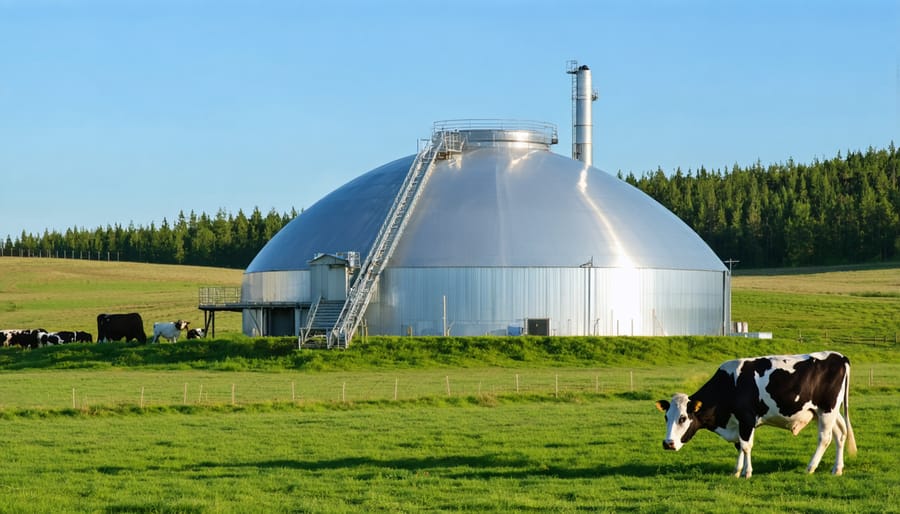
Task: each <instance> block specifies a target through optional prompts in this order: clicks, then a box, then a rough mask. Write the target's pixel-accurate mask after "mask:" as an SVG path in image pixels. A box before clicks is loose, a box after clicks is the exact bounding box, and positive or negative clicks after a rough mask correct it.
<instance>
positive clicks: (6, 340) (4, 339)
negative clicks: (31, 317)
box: [0, 329, 21, 346]
mask: <svg viewBox="0 0 900 514" xmlns="http://www.w3.org/2000/svg"><path fill="white" fill-rule="evenodd" d="M19 332H21V330H17V329H7V330H0V345H3V346H9V344H10V342H11V341H12V337H13V334H17V333H19Z"/></svg>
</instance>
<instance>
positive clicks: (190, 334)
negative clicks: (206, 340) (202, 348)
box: [187, 328, 206, 339]
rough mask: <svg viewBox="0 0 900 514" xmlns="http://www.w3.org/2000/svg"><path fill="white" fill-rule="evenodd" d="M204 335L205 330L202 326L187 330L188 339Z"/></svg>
mask: <svg viewBox="0 0 900 514" xmlns="http://www.w3.org/2000/svg"><path fill="white" fill-rule="evenodd" d="M205 336H206V331H205V330H203V329H202V328H192V329H190V330H188V332H187V338H188V339H200V338H202V337H205Z"/></svg>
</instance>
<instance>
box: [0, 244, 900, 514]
mask: <svg viewBox="0 0 900 514" xmlns="http://www.w3.org/2000/svg"><path fill="white" fill-rule="evenodd" d="M848 273H850V274H851V275H848ZM239 283H240V272H236V271H233V270H209V269H204V268H187V267H177V266H171V267H170V266H148V265H139V264H127V263H104V262H83V261H59V260H51V259H14V258H0V327H4V328H5V327H16V326H23V327H27V326H32V325H34V324H35V323H37V324H38V325H41V326H45V328H48V329H61V328H63V327H66V328H68V327H72V328H79V329H88V330H89V331H95V328H94V330H90V329H91V328H92V325H93V323H94V317H95V316H96V313H97V312H100V311H119V312H124V311H130V310H137V311H139V312H141V313H142V314H143V313H147V314H146V315H145V321H146V320H148V318H149V319H170V318H171V319H174V318H177V317H181V318H187V319H191V318H192V316H191V313H192V312H193V313H195V314H196V313H197V312H199V311H197V310H196V301H197V300H196V288H197V287H198V286H202V285H239ZM898 292H900V269H874V270H865V271H842V272H827V271H826V272H817V273H809V274H802V273H792V274H790V275H776V276H746V277H735V280H734V300H733V310H734V313H735V316H734V318H735V319H741V320H746V321H748V322H749V323H750V325H751V330H763V331H772V332H774V333H775V335H776V337H775V339H774V340H771V341H757V340H747V339H742V338H715V337H685V338H466V339H457V338H448V339H442V338H425V339H410V338H370V340H369V341H368V342H367V343H365V344H356V345H354V346H352V347H351V348H350V349H349V350H346V351H341V352H328V351H320V350H318V351H317V350H295V349H294V341H292V339H291V338H285V339H251V338H246V337H243V336H240V335H238V334H237V332H238V331H239V326H240V319H239V316H237V315H235V316H234V319H235V321H234V325H233V326H232V327H231V328H230V329H226V330H223V335H222V337H220V338H219V339H216V340H204V341H191V342H180V343H178V344H160V345H138V344H125V343H111V344H104V345H88V344H79V345H65V346H57V347H46V348H39V349H35V350H22V349H19V348H2V349H0V424H2V425H3V430H2V431H0V448H2V451H3V455H4V458H3V459H0V475H2V476H3V477H4V478H3V480H2V481H0V490H2V495H3V496H2V497H3V501H2V502H0V512H361V511H363V512H370V511H376V512H430V511H444V510H456V511H467V512H527V511H535V512H547V511H550V512H577V511H598V512H747V511H753V512H798V511H802V512H823V513H825V512H829V513H830V512H878V513H881V512H894V511H898V510H900V509H898V507H897V505H900V471H898V468H897V466H896V450H895V448H896V446H895V445H896V440H897V438H898V436H900V409H897V405H898V398H900V345H898V344H897V343H896V342H895V339H894V338H895V337H896V336H895V334H897V333H898V332H900V320H898V313H900V295H898V294H897V293H898ZM83 318H87V320H86V321H80V320H82V319H83ZM201 319H202V318H201ZM222 319H223V320H224V319H225V317H223V318H222ZM217 325H219V327H220V330H222V329H221V327H222V325H223V324H222V322H218V323H217ZM226 326H227V325H226ZM229 332H230V333H229ZM822 349H835V350H838V351H841V352H843V353H845V354H846V355H848V356H850V358H851V360H852V361H853V375H852V383H851V399H850V414H851V420H852V423H853V427H854V431H855V433H856V439H857V443H858V445H859V455H858V456H857V457H855V458H849V459H848V461H847V467H846V469H845V475H844V476H842V477H834V476H831V475H830V474H829V473H828V471H829V469H830V467H831V464H832V462H833V459H834V451H833V448H832V449H830V450H829V452H827V453H826V456H825V458H824V459H823V462H822V465H821V466H820V468H819V471H818V472H817V473H816V474H815V475H812V476H810V475H807V474H805V473H804V470H805V467H806V464H807V462H808V460H809V458H810V456H811V455H812V452H813V450H814V448H815V444H816V442H815V438H816V433H815V429H814V428H809V427H808V428H806V429H805V430H804V431H803V432H801V433H800V434H799V435H798V436H796V437H795V436H792V435H791V434H790V432H787V431H785V430H779V429H775V428H772V427H762V428H760V429H759V430H758V431H757V435H756V446H755V448H754V452H753V457H754V460H753V464H754V476H753V478H751V479H750V480H744V479H736V478H734V477H732V476H731V472H732V470H733V467H734V463H735V458H736V452H735V451H734V448H733V447H732V446H731V445H730V444H728V443H726V442H724V441H722V440H721V439H720V438H719V437H718V436H715V435H714V434H712V433H708V432H706V433H701V434H698V435H697V437H696V438H695V439H694V440H693V441H691V443H689V444H688V445H687V446H686V447H685V448H684V449H683V450H681V451H680V452H677V453H671V452H664V451H663V450H662V449H661V444H660V441H661V439H662V437H663V433H664V428H665V426H664V420H663V417H662V414H660V413H659V412H657V411H656V409H655V408H654V405H653V403H654V400H656V399H659V398H667V397H669V396H671V394H672V393H673V392H675V391H682V392H688V393H690V392H693V391H694V389H695V388H696V387H698V386H700V385H701V384H702V383H703V382H704V381H705V380H706V379H707V378H708V377H709V376H710V375H711V374H712V372H713V371H714V369H715V367H716V365H717V364H718V363H719V362H720V361H722V360H725V359H727V358H732V357H734V356H738V355H743V356H746V355H759V354H771V353H788V352H789V353H797V352H809V351H817V350H822Z"/></svg>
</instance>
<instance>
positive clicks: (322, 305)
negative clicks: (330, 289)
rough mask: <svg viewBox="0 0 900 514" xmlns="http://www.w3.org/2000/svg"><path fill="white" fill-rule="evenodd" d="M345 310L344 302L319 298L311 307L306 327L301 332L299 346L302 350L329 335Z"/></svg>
mask: <svg viewBox="0 0 900 514" xmlns="http://www.w3.org/2000/svg"><path fill="white" fill-rule="evenodd" d="M343 308H344V301H343V300H336V301H335V300H331V301H329V300H325V299H323V298H322V297H319V298H318V299H317V300H316V301H315V302H314V303H313V304H312V305H311V306H310V309H309V314H308V317H307V321H306V326H305V327H304V328H302V329H301V331H300V338H299V339H298V344H299V346H300V347H301V348H302V347H303V345H304V344H305V343H309V342H310V341H315V340H316V339H318V338H323V337H324V336H325V335H327V334H328V332H330V331H331V329H332V328H333V327H334V324H335V323H337V320H338V318H339V317H340V314H341V309H343Z"/></svg>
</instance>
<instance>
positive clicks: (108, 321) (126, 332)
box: [97, 312, 147, 343]
mask: <svg viewBox="0 0 900 514" xmlns="http://www.w3.org/2000/svg"><path fill="white" fill-rule="evenodd" d="M122 338H124V339H125V341H126V342H127V341H131V340H132V339H137V341H138V342H140V343H146V342H147V334H146V333H144V320H142V319H141V315H140V314H138V313H136V312H132V313H129V314H100V315H98V316H97V342H103V341H118V340H119V339H122Z"/></svg>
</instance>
